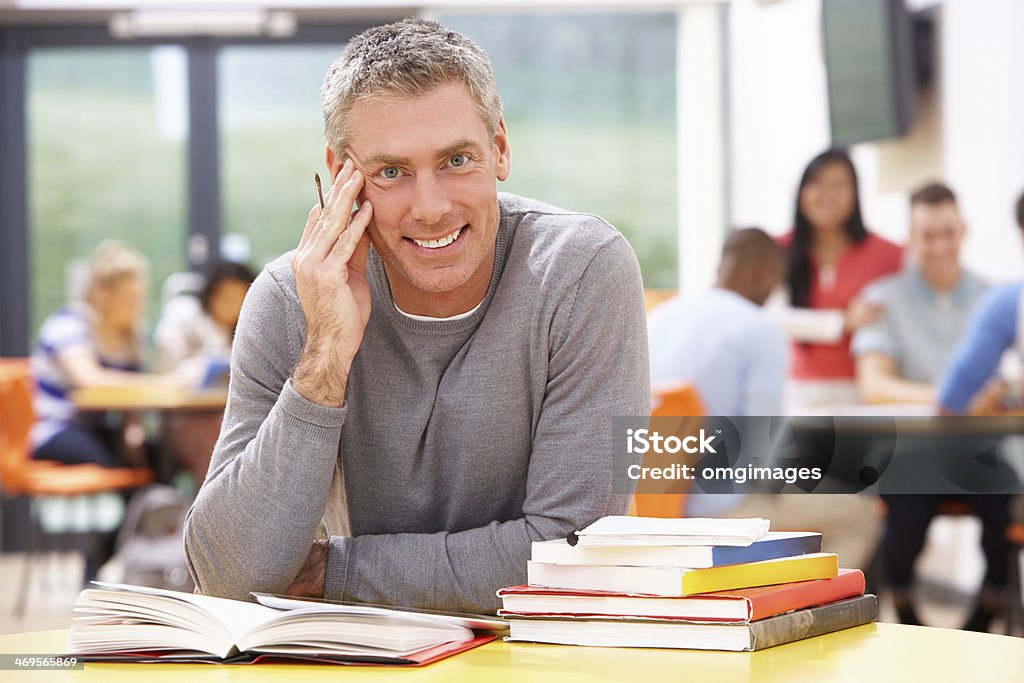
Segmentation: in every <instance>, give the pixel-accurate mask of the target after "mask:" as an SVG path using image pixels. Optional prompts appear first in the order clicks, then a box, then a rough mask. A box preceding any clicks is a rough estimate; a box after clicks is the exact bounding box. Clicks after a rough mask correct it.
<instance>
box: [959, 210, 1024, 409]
mask: <svg viewBox="0 0 1024 683" xmlns="http://www.w3.org/2000/svg"><path fill="white" fill-rule="evenodd" d="M1017 225H1019V226H1020V229H1021V231H1022V232H1024V194H1022V195H1021V196H1020V198H1019V199H1018V200H1017ZM1022 290H1024V281H1021V280H1018V281H1017V282H1011V283H1008V284H1005V285H1001V286H999V287H995V288H993V289H992V290H991V291H989V292H988V294H987V295H986V296H985V297H984V298H983V299H982V300H981V302H980V303H979V304H978V305H977V307H976V308H975V309H974V311H973V312H972V314H971V319H970V321H969V323H968V325H967V332H966V333H965V334H964V336H963V337H962V338H961V340H960V344H959V346H957V349H956V352H955V353H954V354H953V359H952V362H951V363H950V365H949V368H948V370H947V372H946V374H945V376H944V377H943V379H942V383H941V386H940V390H939V406H940V407H941V408H942V410H943V411H944V412H946V413H950V414H960V413H991V412H996V411H997V410H998V408H999V406H1000V405H1001V404H1002V403H1003V402H1004V401H1005V400H1006V399H1007V397H1008V391H1007V387H1006V385H1005V384H1004V383H1003V382H1002V381H1000V380H999V378H998V377H996V370H997V369H998V367H999V361H1000V359H1001V358H1002V356H1003V353H1004V352H1006V351H1007V350H1009V349H1011V348H1013V347H1014V346H1015V345H1016V346H1017V348H1018V351H1020V352H1022V353H1024V348H1022V347H1024V335H1022V334H1021V327H1022V325H1024V317H1022V315H1021V291H1022Z"/></svg>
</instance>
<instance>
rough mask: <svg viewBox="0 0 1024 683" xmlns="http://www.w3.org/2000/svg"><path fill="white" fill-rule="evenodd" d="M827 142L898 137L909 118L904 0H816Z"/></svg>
mask: <svg viewBox="0 0 1024 683" xmlns="http://www.w3.org/2000/svg"><path fill="white" fill-rule="evenodd" d="M821 15H822V44H823V47H824V55H825V69H826V73H827V75H828V100H829V118H830V121H831V126H832V142H833V144H835V145H850V144H853V143H857V142H867V141H870V140H879V139H883V138H892V137H898V136H900V135H903V133H905V132H906V130H907V128H908V127H909V126H910V123H911V121H912V120H913V108H914V90H915V74H914V71H915V69H914V50H913V36H912V30H911V17H910V12H909V10H908V9H907V7H906V5H905V1H904V0H822V6H821Z"/></svg>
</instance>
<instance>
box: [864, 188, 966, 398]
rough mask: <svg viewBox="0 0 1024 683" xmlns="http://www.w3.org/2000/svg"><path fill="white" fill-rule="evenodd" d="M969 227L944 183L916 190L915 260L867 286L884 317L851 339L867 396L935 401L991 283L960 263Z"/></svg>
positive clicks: (868, 297)
mask: <svg viewBox="0 0 1024 683" xmlns="http://www.w3.org/2000/svg"><path fill="white" fill-rule="evenodd" d="M966 232H967V229H966V226H965V225H964V221H963V218H962V217H961V215H960V210H959V208H958V207H957V203H956V196H955V195H954V194H953V191H952V190H950V189H949V188H948V187H946V186H945V185H942V184H940V183H932V184H929V185H926V186H924V187H922V188H920V189H919V190H918V191H917V192H915V193H914V194H913V195H912V196H911V198H910V240H909V244H908V252H909V254H908V255H909V257H910V263H908V265H907V266H906V267H905V268H904V269H903V271H902V272H900V273H898V274H896V275H891V276H889V277H886V278H884V279H882V280H879V281H878V282H876V283H874V284H872V285H870V286H869V287H868V288H867V289H866V290H865V292H864V299H865V300H866V301H868V302H869V303H872V304H877V305H878V307H879V308H880V310H881V311H882V313H881V317H879V318H878V319H877V320H876V321H875V322H873V323H871V324H869V325H866V326H864V327H862V328H861V329H860V330H858V331H857V333H856V334H855V335H854V337H853V341H852V345H851V348H852V350H853V354H854V356H855V357H856V362H857V366H856V367H857V384H858V387H859V389H860V392H861V396H862V398H863V399H864V401H866V402H868V403H920V404H928V405H933V404H934V403H935V398H936V395H935V394H936V386H935V384H936V382H937V381H938V380H939V377H940V376H941V374H942V371H943V369H944V368H945V367H946V365H947V364H948V362H949V359H950V357H951V356H952V354H953V349H954V348H955V346H956V342H957V340H958V339H959V338H960V335H961V333H962V332H963V329H964V326H965V325H966V322H967V316H968V314H969V313H970V311H971V308H972V307H973V306H974V304H975V302H976V301H977V300H978V299H979V298H980V297H981V295H982V293H983V292H984V291H985V289H986V287H985V284H984V283H983V282H982V281H981V280H980V279H979V278H978V277H977V276H975V275H974V274H973V273H971V272H970V271H968V270H966V269H965V268H964V267H963V266H962V265H961V263H960V249H961V246H962V244H963V240H964V236H965V234H966Z"/></svg>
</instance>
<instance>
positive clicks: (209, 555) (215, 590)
mask: <svg viewBox="0 0 1024 683" xmlns="http://www.w3.org/2000/svg"><path fill="white" fill-rule="evenodd" d="M233 384H239V383H235V382H234V380H233ZM232 394H233V397H234V387H233V390H232ZM238 400H239V401H242V400H244V399H242V398H239V399H238ZM343 421H344V411H343V410H339V409H330V408H326V407H324V406H317V405H315V404H312V403H310V402H309V401H307V400H306V399H304V398H303V397H301V396H300V395H298V393H296V392H295V391H294V390H293V389H291V388H290V386H288V385H286V386H285V388H284V389H283V390H282V392H281V395H280V397H279V400H278V401H277V403H276V404H274V406H273V408H272V409H271V410H270V411H269V413H267V414H266V418H265V419H264V421H263V423H262V424H261V425H260V426H259V429H258V431H257V432H256V435H255V437H254V438H251V440H250V441H249V442H248V443H246V442H244V441H243V439H244V438H245V436H246V429H245V425H244V424H239V425H232V424H231V421H230V419H229V421H228V423H227V424H226V425H225V431H224V434H222V436H221V439H220V442H219V443H218V447H217V451H216V452H215V453H214V458H213V467H212V468H211V474H210V476H209V478H208V479H207V481H206V482H205V483H204V484H203V487H202V489H200V491H199V494H198V495H197V497H196V501H195V503H194V505H193V507H192V510H190V512H189V516H188V518H187V519H186V524H185V546H186V550H187V553H188V557H189V561H190V564H191V567H192V569H193V573H194V574H195V578H196V582H197V584H198V586H199V588H200V589H201V590H202V591H203V592H204V593H206V594H208V595H217V596H222V597H232V598H237V599H245V598H246V597H247V596H248V593H249V591H252V590H261V591H265V592H277V593H280V592H282V591H283V590H285V588H286V587H287V586H288V585H289V584H290V583H291V581H292V580H293V579H294V578H295V576H296V575H297V574H298V573H299V570H300V568H301V567H302V565H303V562H304V561H305V559H306V557H307V555H308V554H309V551H310V542H311V541H312V539H313V536H314V534H315V532H316V528H317V526H318V525H319V523H320V519H321V518H322V516H323V512H324V506H325V501H326V496H327V493H328V491H329V489H330V485H331V480H332V477H333V475H334V471H335V467H336V463H337V458H338V439H339V436H340V433H341V424H342V423H343Z"/></svg>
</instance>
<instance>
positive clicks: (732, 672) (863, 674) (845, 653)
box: [0, 624, 1024, 683]
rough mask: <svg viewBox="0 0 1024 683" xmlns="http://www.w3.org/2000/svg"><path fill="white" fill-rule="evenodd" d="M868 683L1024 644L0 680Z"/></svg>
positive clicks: (994, 679) (602, 655)
mask: <svg viewBox="0 0 1024 683" xmlns="http://www.w3.org/2000/svg"><path fill="white" fill-rule="evenodd" d="M66 637H67V631H63V630H62V631H40V632H36V633H19V634H12V635H6V636H0V652H2V653H25V654H30V653H37V654H53V653H60V652H63V651H64V642H65V638H66ZM342 678H343V679H344V680H347V681H348V680H352V681H355V680H358V681H396V680H400V681H406V682H411V683H427V682H431V681H446V682H447V681H487V682H490V681H509V682H510V683H512V682H514V683H527V682H530V683H532V682H534V681H557V682H558V683H572V682H574V681H631V682H633V681H637V682H639V683H655V681H663V680H673V681H710V682H712V683H732V682H734V681H787V682H791V681H815V682H821V681H828V682H831V681H850V682H851V683H854V682H857V683H860V682H862V681H868V682H869V683H885V682H887V681H899V682H900V683H916V682H917V681H926V682H927V683H941V682H945V681H950V682H952V681H956V682H957V683H960V682H965V683H966V682H973V681H984V682H986V683H1002V682H1006V683H1010V682H1011V681H1012V682H1016V681H1021V680H1024V638H1013V637H1011V636H997V635H989V634H982V633H970V632H966V631H953V630H949V629H940V628H928V627H924V626H901V625H897V624H869V625H867V626H859V627H857V628H853V629H848V630H846V631H840V632H838V633H832V634H829V635H826V636H819V637H817V638H810V639H808V640H804V641H800V642H796V643H790V644H789V645H781V646H779V647H774V648H770V649H768V650H764V651H761V652H755V653H752V654H751V653H732V652H696V651H685V650H637V649H626V648H623V649H613V648H590V647H563V646H558V645H534V644H527V643H504V642H495V643H489V644H487V645H484V646H483V647H479V648H477V649H475V650H471V651H469V652H465V653H463V654H461V655H456V656H455V657H452V658H449V659H446V660H442V661H440V662H437V663H435V664H431V665H429V666H426V667H424V668H421V669H396V668H380V667H378V668H371V667H340V666H331V665H316V664H313V665H295V664H287V665H286V664H267V665H263V664H259V665H253V666H245V665H236V666H227V665H206V664H86V665H85V669H84V670H82V671H0V680H2V681H4V683H20V682H22V681H44V682H46V683H59V682H61V681H76V682H77V681H97V682H102V683H106V682H107V681H113V682H120V681H125V682H128V681H145V682H146V683H169V682H172V681H188V683H204V682H206V681H216V682H217V683H229V682H231V681H246V682H251V681H265V682H269V681H279V682H284V681H303V682H305V681H335V682H336V681H338V680H341V679H342Z"/></svg>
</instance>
